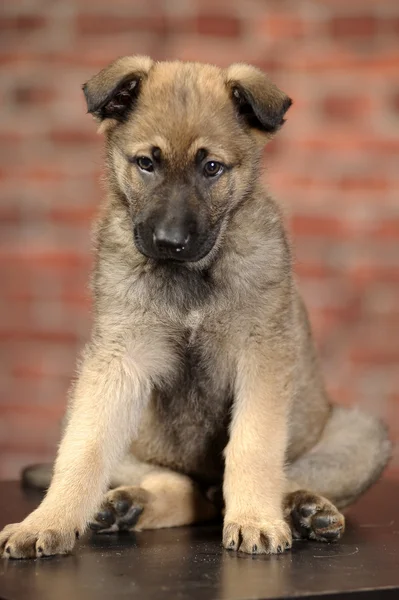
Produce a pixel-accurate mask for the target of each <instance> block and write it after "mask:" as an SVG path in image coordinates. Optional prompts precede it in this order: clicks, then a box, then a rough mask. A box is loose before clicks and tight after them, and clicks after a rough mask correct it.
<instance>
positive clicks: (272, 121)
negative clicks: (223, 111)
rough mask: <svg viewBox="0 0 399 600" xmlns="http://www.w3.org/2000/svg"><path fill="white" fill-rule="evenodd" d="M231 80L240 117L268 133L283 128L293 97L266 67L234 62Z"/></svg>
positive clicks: (229, 80)
mask: <svg viewBox="0 0 399 600" xmlns="http://www.w3.org/2000/svg"><path fill="white" fill-rule="evenodd" d="M227 84H228V86H229V88H230V91H231V96H232V100H233V102H234V104H235V106H236V108H237V112H238V115H239V117H240V119H242V120H243V121H244V122H245V123H246V124H247V125H249V127H251V128H253V129H255V130H258V131H261V132H264V133H268V134H273V133H275V132H276V131H277V130H278V129H280V127H281V126H282V125H283V123H284V115H285V113H286V112H287V110H288V109H289V107H290V106H291V104H292V100H291V98H289V97H288V96H287V95H286V94H285V93H284V92H282V91H281V90H280V89H279V88H278V87H277V86H276V85H274V83H272V82H271V81H270V79H269V78H268V77H267V76H266V75H265V74H264V73H263V72H262V71H260V70H259V69H257V68H256V67H252V66H250V65H246V64H243V63H236V64H233V65H231V66H230V67H229V68H228V69H227Z"/></svg>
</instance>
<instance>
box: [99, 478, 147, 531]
mask: <svg viewBox="0 0 399 600" xmlns="http://www.w3.org/2000/svg"><path fill="white" fill-rule="evenodd" d="M148 500H149V493H148V492H147V491H146V490H144V489H143V488H140V487H133V486H132V487H119V488H116V489H114V490H110V491H109V492H108V493H107V494H106V495H105V498H104V501H103V503H102V505H101V508H100V510H99V511H98V513H97V514H96V516H95V517H94V519H93V521H92V522H91V523H90V525H89V527H90V529H92V530H93V531H96V532H97V533H113V532H116V531H128V530H130V529H135V528H136V526H137V523H138V520H139V518H140V516H141V514H142V513H143V511H144V510H145V506H146V504H148Z"/></svg>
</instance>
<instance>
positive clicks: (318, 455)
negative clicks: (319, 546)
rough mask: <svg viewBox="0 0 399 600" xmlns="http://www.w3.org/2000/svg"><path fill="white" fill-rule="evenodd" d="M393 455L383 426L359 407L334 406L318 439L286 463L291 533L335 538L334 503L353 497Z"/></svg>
mask: <svg viewBox="0 0 399 600" xmlns="http://www.w3.org/2000/svg"><path fill="white" fill-rule="evenodd" d="M390 455H391V442H390V441H389V439H388V437H387V432H386V428H385V427H384V425H383V424H382V423H381V422H380V421H379V420H378V419H376V418H375V417H373V416H371V415H368V414H365V413H363V412H361V411H359V410H357V409H347V408H344V407H339V406H335V407H334V408H333V410H332V413H331V417H330V419H329V421H328V422H327V424H326V427H325V429H324V431H323V434H322V436H321V438H320V440H319V441H318V443H317V444H316V445H315V446H314V447H313V448H312V449H311V450H310V451H309V452H307V453H305V454H304V455H303V456H301V457H299V458H298V459H297V460H295V461H294V462H293V463H292V464H290V465H289V466H288V468H287V474H288V481H289V483H288V485H289V489H288V493H287V494H286V496H285V499H284V509H285V516H286V519H287V520H288V521H289V523H290V525H291V529H292V531H293V534H294V537H309V538H312V539H318V540H323V541H333V540H336V539H338V538H339V537H340V536H341V535H342V533H343V530H344V524H345V520H344V517H343V515H342V514H341V513H340V512H339V510H338V509H342V508H344V507H345V506H347V505H348V504H350V503H352V502H353V501H354V500H356V499H357V498H358V497H359V496H360V495H361V494H362V493H363V492H365V491H366V490H367V489H368V488H369V487H370V486H371V485H372V484H373V483H374V482H375V481H376V480H377V479H378V477H379V476H380V475H381V473H382V471H383V469H384V467H385V465H386V464H387V462H388V460H389V458H390Z"/></svg>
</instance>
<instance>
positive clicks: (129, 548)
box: [0, 480, 399, 600]
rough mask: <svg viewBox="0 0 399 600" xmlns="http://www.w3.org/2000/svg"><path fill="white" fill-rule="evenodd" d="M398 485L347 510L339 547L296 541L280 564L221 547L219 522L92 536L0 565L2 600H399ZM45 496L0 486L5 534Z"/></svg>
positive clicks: (380, 488)
mask: <svg viewBox="0 0 399 600" xmlns="http://www.w3.org/2000/svg"><path fill="white" fill-rule="evenodd" d="M398 498H399V482H395V481H393V480H392V481H390V480H384V481H381V482H380V483H378V484H377V485H376V486H375V487H374V488H373V489H372V490H371V491H370V492H368V493H367V494H366V495H365V496H364V497H363V498H362V499H361V500H359V502H358V503H357V504H356V505H354V506H353V507H351V508H350V509H349V510H348V511H347V513H346V514H347V519H348V523H347V532H346V533H345V536H344V538H343V540H342V541H341V542H340V543H338V544H322V543H316V542H294V546H293V549H292V551H290V552H288V553H286V554H283V555H277V556H255V557H251V556H246V555H235V554H232V553H230V552H227V551H225V550H223V549H222V547H221V544H220V540H221V526H220V525H218V524H215V525H207V526H197V527H181V528H177V529H163V530H158V531H145V532H142V533H136V534H129V533H127V534H119V535H107V534H103V535H90V534H88V535H87V536H86V537H85V538H83V540H82V541H81V542H80V543H79V544H78V545H77V546H76V549H75V551H74V553H73V554H72V555H71V556H66V557H53V558H47V559H38V560H24V561H13V560H9V561H7V560H0V599H1V600H39V599H40V600H83V599H84V600H103V599H105V598H112V599H114V598H115V599H116V600H119V599H122V598H123V599H124V598H129V600H136V599H140V600H146V599H147V598H148V599H149V600H153V599H155V598H156V599H158V598H159V599H164V598H165V599H166V598H168V599H169V598H173V599H176V600H177V599H190V600H191V599H192V600H199V599H205V598H206V599H208V598H209V599H220V600H233V599H234V600H243V599H266V598H297V597H301V598H302V597H305V598H307V597H311V598H313V599H315V598H323V599H324V600H327V599H330V598H331V599H332V598H334V599H338V598H340V599H353V600H357V599H358V598H359V599H360V598H361V599H366V598H367V599H368V598H373V599H374V598H375V599H380V598H381V599H382V600H384V599H385V598H396V599H398V600H399V550H398V547H399V508H398ZM39 500H40V495H39V494H36V493H33V492H29V493H28V492H26V491H23V490H21V489H20V487H19V485H18V484H17V483H0V528H1V527H2V526H3V525H6V524H7V523H15V522H18V521H20V520H21V519H22V518H23V517H24V516H25V515H26V514H27V513H28V512H29V511H30V510H31V509H32V508H34V507H35V506H36V505H37V503H38V501H39Z"/></svg>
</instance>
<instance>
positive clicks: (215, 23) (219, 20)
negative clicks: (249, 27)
mask: <svg viewBox="0 0 399 600" xmlns="http://www.w3.org/2000/svg"><path fill="white" fill-rule="evenodd" d="M196 29H197V31H198V33H199V34H200V35H210V36H217V37H222V38H223V37H237V36H239V35H240V32H241V22H240V21H239V20H238V19H237V18H235V17H230V16H227V15H220V16H219V15H198V17H197V20H196Z"/></svg>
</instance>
